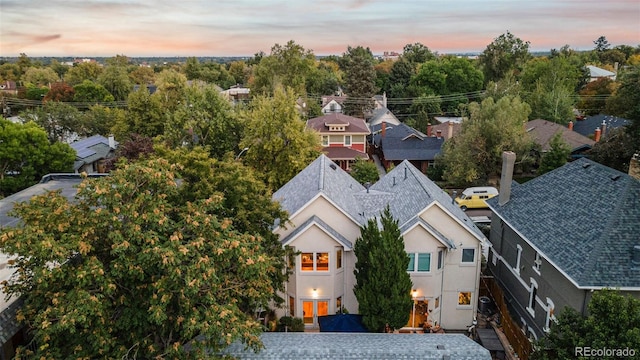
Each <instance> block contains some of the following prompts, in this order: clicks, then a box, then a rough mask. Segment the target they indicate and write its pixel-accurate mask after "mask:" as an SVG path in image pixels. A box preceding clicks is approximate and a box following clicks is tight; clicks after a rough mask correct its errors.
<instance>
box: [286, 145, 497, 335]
mask: <svg viewBox="0 0 640 360" xmlns="http://www.w3.org/2000/svg"><path fill="white" fill-rule="evenodd" d="M273 199H274V200H276V201H279V202H280V203H281V205H282V206H283V208H284V209H285V210H287V211H288V213H289V217H290V223H288V224H287V226H286V228H277V229H275V230H274V231H275V233H277V234H278V235H279V236H280V239H281V242H282V245H283V246H284V245H289V246H292V247H294V248H295V250H296V251H298V252H299V253H300V254H299V255H298V256H297V257H296V259H295V263H293V264H291V265H290V266H291V267H292V271H293V274H292V275H291V277H290V279H289V282H288V283H287V284H286V294H284V298H285V299H286V300H287V301H286V307H285V308H284V309H281V310H280V313H279V314H278V315H279V316H283V315H290V316H295V317H301V318H303V319H304V322H305V325H306V326H307V327H310V328H314V327H317V326H318V316H322V315H329V314H334V313H336V312H339V311H340V309H341V307H344V308H345V309H346V310H347V311H348V312H350V313H357V312H358V302H357V300H356V298H355V295H354V292H353V288H354V286H355V276H354V274H353V270H354V265H355V263H356V257H355V255H354V252H353V247H354V244H355V242H356V239H357V238H358V237H359V236H360V226H362V225H364V224H366V222H367V221H368V219H370V218H372V217H379V216H380V214H381V212H382V211H383V209H384V208H385V207H386V206H389V207H390V210H391V213H392V215H393V217H394V218H395V219H396V220H398V222H399V225H400V228H401V231H402V235H403V237H404V242H405V249H406V251H407V253H408V255H409V256H410V258H411V261H410V265H409V269H407V270H408V272H409V274H410V276H411V280H412V282H413V289H414V290H415V291H414V294H413V296H414V299H415V304H416V309H418V310H417V313H416V314H415V319H414V318H413V317H410V320H409V323H408V324H407V326H408V327H418V326H420V325H421V323H423V322H425V321H427V318H428V320H429V321H431V322H432V323H433V324H435V323H436V322H437V324H439V325H441V326H442V327H443V328H444V329H450V330H462V329H466V327H468V326H469V325H470V324H471V323H472V321H473V319H474V316H475V314H476V308H477V298H478V286H479V278H480V263H481V250H482V245H483V244H485V241H486V239H485V238H484V236H483V235H482V233H481V232H480V230H479V229H478V228H477V227H476V226H475V225H474V224H473V222H472V221H471V220H470V219H469V218H468V217H467V216H466V215H465V214H464V213H463V212H462V211H461V210H460V209H459V208H458V207H457V206H455V204H454V203H453V202H452V199H451V197H449V195H447V194H446V193H445V192H444V191H442V190H441V189H440V188H439V187H438V186H437V185H436V184H435V183H433V182H432V181H431V180H429V179H428V178H427V177H426V176H425V175H424V174H423V173H422V172H420V170H418V169H417V168H415V167H414V166H413V165H411V164H410V163H409V162H408V161H405V162H403V163H401V164H399V165H398V166H396V167H395V168H394V169H393V170H392V171H391V172H389V173H388V174H387V175H385V176H384V177H383V178H382V179H381V180H379V181H378V182H377V183H375V184H373V185H371V186H370V187H369V188H365V187H364V186H362V185H361V184H360V183H358V182H357V181H356V180H355V179H354V178H352V177H351V176H350V175H349V174H348V173H346V172H345V171H344V170H342V169H341V168H340V167H339V166H337V165H336V164H335V163H334V162H332V161H331V160H330V159H329V158H328V157H326V156H324V155H321V156H320V157H319V158H318V159H316V160H315V161H314V162H313V163H311V164H310V165H309V166H308V167H307V168H305V169H304V170H303V171H301V172H300V173H299V174H298V175H296V176H295V177H294V178H293V179H291V181H289V182H288V183H287V184H285V185H284V186H283V187H282V188H280V189H279V190H278V191H277V192H275V193H274V195H273ZM407 296H412V294H407Z"/></svg>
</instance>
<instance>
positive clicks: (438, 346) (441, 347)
mask: <svg viewBox="0 0 640 360" xmlns="http://www.w3.org/2000/svg"><path fill="white" fill-rule="evenodd" d="M436 349H438V350H444V345H441V344H438V345H436Z"/></svg>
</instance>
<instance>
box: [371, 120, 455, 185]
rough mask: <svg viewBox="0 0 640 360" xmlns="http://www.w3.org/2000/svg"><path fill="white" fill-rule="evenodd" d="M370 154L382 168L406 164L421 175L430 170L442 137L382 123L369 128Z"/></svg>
mask: <svg viewBox="0 0 640 360" xmlns="http://www.w3.org/2000/svg"><path fill="white" fill-rule="evenodd" d="M370 128H371V133H372V137H371V142H372V145H373V152H374V154H377V155H378V156H379V157H380V160H381V161H382V164H383V165H384V167H385V168H387V169H388V168H389V167H390V166H391V165H394V166H395V165H398V164H400V163H401V162H402V161H404V160H409V162H411V164H413V166H415V167H417V168H418V169H420V171H422V172H423V173H424V172H426V171H427V168H429V167H430V166H434V164H435V160H436V156H437V155H438V154H439V153H440V150H441V149H442V145H443V144H444V140H445V139H444V137H443V136H442V133H440V132H436V133H433V136H427V135H425V134H424V133H422V132H420V131H418V130H416V129H414V128H412V127H411V126H408V125H405V124H403V123H398V124H389V123H387V122H382V123H380V124H378V125H371V126H370Z"/></svg>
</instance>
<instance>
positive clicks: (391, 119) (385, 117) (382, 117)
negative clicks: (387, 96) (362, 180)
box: [367, 107, 400, 131]
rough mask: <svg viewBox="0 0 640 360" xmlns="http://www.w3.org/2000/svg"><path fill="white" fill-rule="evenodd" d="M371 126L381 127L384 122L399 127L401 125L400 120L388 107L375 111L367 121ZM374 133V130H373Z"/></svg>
mask: <svg viewBox="0 0 640 360" xmlns="http://www.w3.org/2000/svg"><path fill="white" fill-rule="evenodd" d="M367 122H368V123H369V126H373V125H380V123H382V122H386V123H388V124H393V125H397V124H400V120H398V118H397V117H396V116H395V115H394V114H393V113H392V112H391V110H389V109H387V108H386V107H380V108H377V109H375V110H373V113H372V114H371V117H370V118H369V119H368V120H367ZM372 131H373V130H372Z"/></svg>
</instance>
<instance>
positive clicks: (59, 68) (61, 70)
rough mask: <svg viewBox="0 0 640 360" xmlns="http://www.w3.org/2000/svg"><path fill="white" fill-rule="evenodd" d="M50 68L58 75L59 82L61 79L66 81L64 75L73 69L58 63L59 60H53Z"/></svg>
mask: <svg viewBox="0 0 640 360" xmlns="http://www.w3.org/2000/svg"><path fill="white" fill-rule="evenodd" d="M49 67H50V68H51V70H53V71H55V72H56V74H58V79H59V80H58V81H60V80H61V79H64V75H65V74H66V73H67V71H69V69H70V68H71V67H70V66H67V65H63V64H61V63H60V61H58V60H57V59H51V63H50V64H49Z"/></svg>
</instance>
